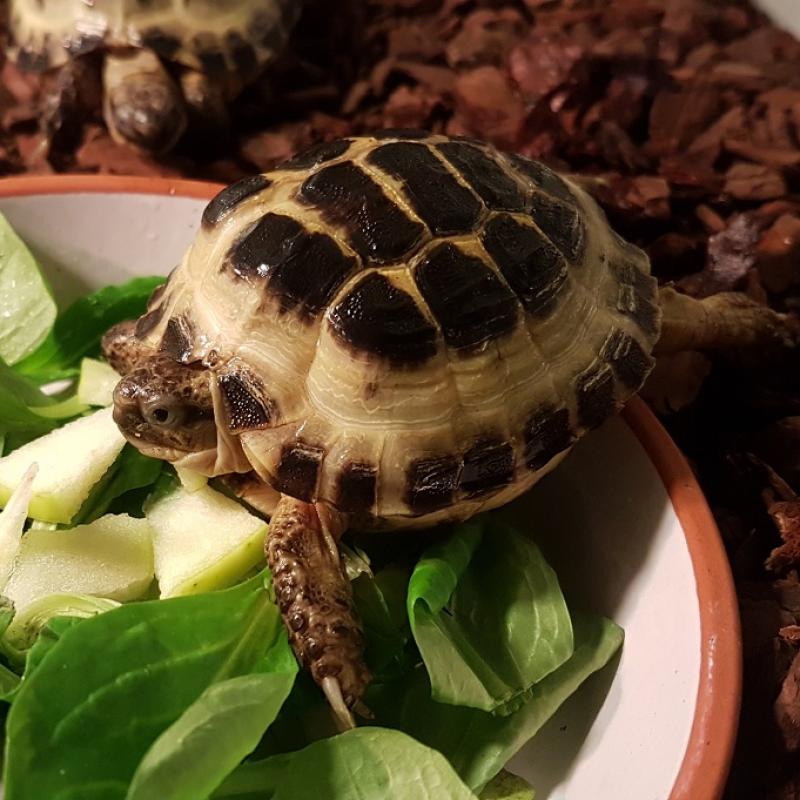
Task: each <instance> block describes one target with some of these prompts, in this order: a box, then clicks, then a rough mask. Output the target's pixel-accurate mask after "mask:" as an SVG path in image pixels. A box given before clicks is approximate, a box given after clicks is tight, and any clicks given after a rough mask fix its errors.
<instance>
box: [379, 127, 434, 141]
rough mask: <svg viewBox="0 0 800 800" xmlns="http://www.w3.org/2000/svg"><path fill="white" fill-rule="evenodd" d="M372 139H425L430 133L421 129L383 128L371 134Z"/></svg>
mask: <svg viewBox="0 0 800 800" xmlns="http://www.w3.org/2000/svg"><path fill="white" fill-rule="evenodd" d="M371 135H372V138H373V139H379V140H380V139H427V138H428V137H429V136H430V135H431V133H430V131H425V130H422V128H384V129H383V130H381V131H376V132H375V133H373V134H371Z"/></svg>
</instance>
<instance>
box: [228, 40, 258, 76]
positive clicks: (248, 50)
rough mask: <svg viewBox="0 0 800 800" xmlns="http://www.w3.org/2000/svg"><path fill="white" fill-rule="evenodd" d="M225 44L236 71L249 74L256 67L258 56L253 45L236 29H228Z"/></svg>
mask: <svg viewBox="0 0 800 800" xmlns="http://www.w3.org/2000/svg"><path fill="white" fill-rule="evenodd" d="M225 46H226V47H227V48H228V52H229V53H230V54H231V60H232V61H233V64H234V66H235V67H236V69H237V71H238V72H241V73H243V74H244V75H249V74H251V73H253V72H254V71H255V69H256V68H257V67H258V56H257V55H256V51H255V50H254V49H253V45H251V44H250V42H248V41H246V40H245V39H244V37H243V36H242V35H241V34H240V33H239V32H238V31H228V33H227V35H226V36H225Z"/></svg>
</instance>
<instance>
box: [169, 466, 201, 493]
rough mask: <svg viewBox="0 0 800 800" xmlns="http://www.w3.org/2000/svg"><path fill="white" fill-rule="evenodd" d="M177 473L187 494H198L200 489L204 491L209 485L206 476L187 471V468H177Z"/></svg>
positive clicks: (191, 470)
mask: <svg viewBox="0 0 800 800" xmlns="http://www.w3.org/2000/svg"><path fill="white" fill-rule="evenodd" d="M175 472H176V473H177V475H178V480H180V482H181V486H183V488H184V489H186V491H187V492H196V491H197V490H198V489H202V488H203V487H204V486H205V485H206V484H207V483H208V478H207V477H206V476H205V475H202V474H201V473H199V472H195V471H194V470H193V469H186V467H175Z"/></svg>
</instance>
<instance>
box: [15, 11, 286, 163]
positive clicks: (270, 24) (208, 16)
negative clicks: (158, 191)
mask: <svg viewBox="0 0 800 800" xmlns="http://www.w3.org/2000/svg"><path fill="white" fill-rule="evenodd" d="M301 7H302V2H301V0H192V1H191V2H189V0H93V2H90V3H88V2H85V0H10V3H9V24H8V30H9V43H8V52H9V56H10V57H11V58H12V59H13V60H15V61H16V62H17V64H18V65H19V67H20V68H21V69H23V70H29V71H36V72H46V71H48V70H54V69H56V68H65V67H66V68H67V69H71V68H73V67H74V65H75V64H76V63H77V62H76V61H75V60H76V59H79V58H80V57H82V56H87V55H88V54H91V53H94V52H97V51H102V52H103V54H104V60H103V61H104V63H103V71H102V84H103V87H102V96H103V99H102V107H103V114H104V116H105V119H106V123H107V125H108V129H109V131H110V133H111V135H112V136H113V137H114V139H115V140H117V141H119V142H128V143H131V144H133V145H135V146H137V147H139V148H142V149H145V150H149V151H153V152H156V153H160V152H164V151H167V150H169V149H170V148H171V147H172V146H173V145H174V144H175V143H176V142H177V140H178V139H179V138H180V136H181V134H182V133H183V131H184V129H185V127H186V122H187V115H188V114H189V113H193V114H194V116H195V117H197V118H199V119H202V120H206V121H210V122H212V123H214V122H215V123H217V124H219V125H223V124H224V122H225V117H226V113H227V111H226V104H227V100H229V99H231V98H232V97H233V96H234V95H235V94H236V93H238V92H239V91H240V89H241V88H242V87H243V85H244V84H245V83H247V82H248V81H250V80H252V79H254V78H255V77H256V76H257V75H258V74H259V73H260V71H261V70H262V69H263V67H264V66H265V65H266V64H268V63H269V62H270V61H272V60H273V59H274V57H275V56H276V55H277V54H278V53H279V52H280V51H281V49H282V48H283V46H284V44H285V43H286V40H287V38H288V35H289V32H290V30H291V29H292V27H293V25H294V23H295V22H296V20H297V18H298V17H299V14H300V9H301ZM165 64H168V65H170V69H169V70H168V69H167V67H166V66H165ZM73 94H74V92H73V93H70V92H69V91H67V92H66V93H62V96H60V97H59V98H58V99H56V100H55V101H54V102H53V103H51V104H50V106H51V107H50V108H49V110H46V113H45V116H46V117H48V119H46V120H45V127H47V123H48V122H50V123H53V117H54V115H57V114H58V112H59V110H60V109H59V104H63V103H64V102H73V103H75V102H77V101H76V98H75V97H74V96H72V95H73Z"/></svg>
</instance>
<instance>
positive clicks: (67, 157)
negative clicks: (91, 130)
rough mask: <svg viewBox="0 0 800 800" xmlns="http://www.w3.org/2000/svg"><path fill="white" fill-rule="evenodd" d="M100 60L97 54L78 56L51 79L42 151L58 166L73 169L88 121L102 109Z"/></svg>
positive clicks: (43, 119)
mask: <svg viewBox="0 0 800 800" xmlns="http://www.w3.org/2000/svg"><path fill="white" fill-rule="evenodd" d="M100 102H101V86H100V63H99V59H98V58H97V54H95V53H91V54H89V55H86V56H82V57H80V58H74V59H72V60H70V61H68V62H67V63H66V64H64V66H63V67H61V68H60V69H59V70H58V72H56V73H55V74H54V75H53V76H52V78H51V79H50V83H49V86H48V88H47V90H46V91H45V94H44V97H43V101H42V108H41V114H40V117H39V120H40V127H41V130H42V132H43V134H44V142H43V146H42V152H43V153H44V154H45V155H46V156H47V158H48V160H49V161H50V163H51V164H52V165H53V166H54V167H56V168H57V169H69V167H70V166H71V165H72V157H73V153H74V151H75V149H76V148H77V147H78V145H79V144H80V141H81V139H82V137H83V128H84V123H85V122H86V120H87V119H90V118H91V117H92V116H93V115H94V114H95V113H96V112H97V111H98V110H99V108H100Z"/></svg>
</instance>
